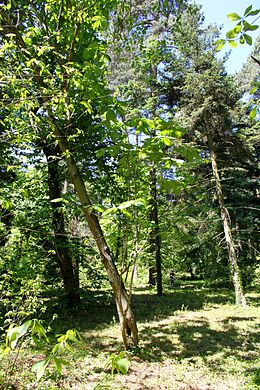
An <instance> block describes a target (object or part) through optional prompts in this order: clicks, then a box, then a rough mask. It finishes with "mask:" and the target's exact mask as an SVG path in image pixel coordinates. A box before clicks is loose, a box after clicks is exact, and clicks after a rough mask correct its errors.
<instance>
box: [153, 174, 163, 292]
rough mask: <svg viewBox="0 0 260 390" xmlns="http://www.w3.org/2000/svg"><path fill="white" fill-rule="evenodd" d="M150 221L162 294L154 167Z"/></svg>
mask: <svg viewBox="0 0 260 390" xmlns="http://www.w3.org/2000/svg"><path fill="white" fill-rule="evenodd" d="M150 207H151V210H150V221H151V222H152V224H153V227H152V230H151V233H150V246H151V251H152V252H155V261H156V274H157V295H158V296H159V297H160V296H162V259H161V240H160V230H159V219H158V199H157V188H156V169H155V168H154V167H153V168H152V169H151V171H150Z"/></svg>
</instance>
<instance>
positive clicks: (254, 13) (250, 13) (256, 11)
mask: <svg viewBox="0 0 260 390" xmlns="http://www.w3.org/2000/svg"><path fill="white" fill-rule="evenodd" d="M259 12H260V9H256V10H254V11H251V12H249V14H248V15H247V16H254V15H258V14H259Z"/></svg>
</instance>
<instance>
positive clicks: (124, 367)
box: [116, 358, 130, 375]
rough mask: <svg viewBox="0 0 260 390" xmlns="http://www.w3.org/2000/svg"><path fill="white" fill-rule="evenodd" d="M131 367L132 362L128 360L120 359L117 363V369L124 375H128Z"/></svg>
mask: <svg viewBox="0 0 260 390" xmlns="http://www.w3.org/2000/svg"><path fill="white" fill-rule="evenodd" d="M129 366H130V361H129V360H128V359H127V358H123V359H118V360H117V361H116V369H117V371H118V372H120V373H121V374H123V375H126V374H127V372H128V370H129Z"/></svg>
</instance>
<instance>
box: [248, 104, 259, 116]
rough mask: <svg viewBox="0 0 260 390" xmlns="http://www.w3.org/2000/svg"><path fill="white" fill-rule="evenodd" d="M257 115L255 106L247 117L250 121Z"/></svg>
mask: <svg viewBox="0 0 260 390" xmlns="http://www.w3.org/2000/svg"><path fill="white" fill-rule="evenodd" d="M256 113H257V107H256V106H255V107H254V108H253V110H252V111H251V112H250V114H249V116H250V118H251V119H255V117H256Z"/></svg>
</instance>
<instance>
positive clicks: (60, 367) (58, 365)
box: [52, 356, 62, 375]
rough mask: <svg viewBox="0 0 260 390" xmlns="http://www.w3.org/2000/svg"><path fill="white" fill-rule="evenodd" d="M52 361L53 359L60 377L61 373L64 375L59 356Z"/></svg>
mask: <svg viewBox="0 0 260 390" xmlns="http://www.w3.org/2000/svg"><path fill="white" fill-rule="evenodd" d="M52 359H53V363H54V366H55V368H56V370H57V373H58V374H59V375H61V373H62V363H61V359H59V358H58V357H57V356H53V357H52Z"/></svg>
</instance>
